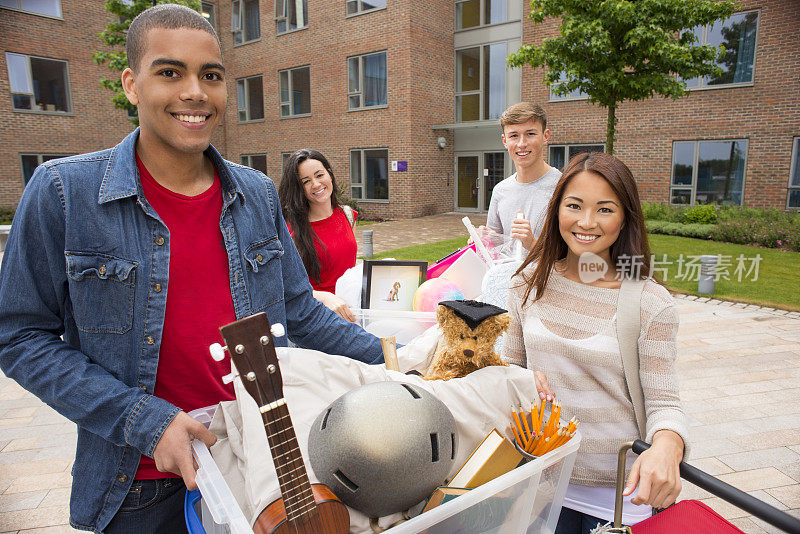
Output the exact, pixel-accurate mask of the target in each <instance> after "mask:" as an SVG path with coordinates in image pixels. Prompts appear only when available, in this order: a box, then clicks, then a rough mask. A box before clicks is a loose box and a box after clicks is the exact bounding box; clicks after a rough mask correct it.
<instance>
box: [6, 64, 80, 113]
mask: <svg viewBox="0 0 800 534" xmlns="http://www.w3.org/2000/svg"><path fill="white" fill-rule="evenodd" d="M6 65H8V79H9V81H10V85H11V97H12V100H13V103H14V109H18V110H28V111H44V112H47V111H51V112H62V113H68V112H69V111H71V106H70V101H69V78H68V76H67V62H66V61H61V60H58V59H45V58H41V57H34V56H24V55H22V54H12V53H10V52H6Z"/></svg>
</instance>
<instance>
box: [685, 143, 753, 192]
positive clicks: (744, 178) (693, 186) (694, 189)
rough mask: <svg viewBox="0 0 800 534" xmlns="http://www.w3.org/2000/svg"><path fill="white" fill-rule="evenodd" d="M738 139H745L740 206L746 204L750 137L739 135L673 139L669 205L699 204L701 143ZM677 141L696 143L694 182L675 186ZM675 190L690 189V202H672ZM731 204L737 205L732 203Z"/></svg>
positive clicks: (693, 161) (693, 164)
mask: <svg viewBox="0 0 800 534" xmlns="http://www.w3.org/2000/svg"><path fill="white" fill-rule="evenodd" d="M737 141H743V142H744V143H745V153H744V171H743V172H742V193H741V200H740V202H739V204H738V206H744V192H745V186H746V185H747V161H748V152H749V151H750V139H748V138H746V137H737V138H726V139H676V140H674V141H672V153H671V156H670V162H669V166H670V169H669V205H671V206H697V205H698V204H697V199H696V195H697V169H698V164H699V162H700V143H735V142H737ZM676 143H694V155H693V156H692V183H691V185H678V186H675V185H674V184H673V180H674V179H675V144H676ZM674 190H680V191H689V192H690V195H689V203H688V204H678V203H675V202H672V192H673V191H674ZM710 204H718V205H722V203H721V202H711V203H710ZM731 205H736V204H733V203H731Z"/></svg>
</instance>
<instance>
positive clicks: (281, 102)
mask: <svg viewBox="0 0 800 534" xmlns="http://www.w3.org/2000/svg"><path fill="white" fill-rule="evenodd" d="M300 69H308V105H309V109H310V111H309V112H308V113H293V112H292V111H293V110H294V92H293V91H292V86H293V83H294V82H293V81H292V72H293V71H296V70H300ZM284 72H285V73H286V74H287V80H288V84H289V88H288V92H289V100H288V101H286V100H283V97H282V96H281V94H282V92H283V91H282V87H281V83H282V82H281V74H282V73H284ZM287 105H288V106H289V114H288V115H284V114H283V106H287ZM278 112H279V114H280V118H281V119H297V118H301V117H310V116H311V113H312V112H313V107H312V106H311V65H301V66H299V67H291V68H288V69H280V70H279V71H278Z"/></svg>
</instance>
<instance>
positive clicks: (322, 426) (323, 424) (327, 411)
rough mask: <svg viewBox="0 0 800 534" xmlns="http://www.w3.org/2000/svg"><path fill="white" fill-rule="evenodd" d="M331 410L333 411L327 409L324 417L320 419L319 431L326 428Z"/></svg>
mask: <svg viewBox="0 0 800 534" xmlns="http://www.w3.org/2000/svg"><path fill="white" fill-rule="evenodd" d="M331 410H333V408H328V409H327V410H326V411H325V417H323V418H322V425H320V427H319V429H320V430H325V427H326V426H328V416H329V415H330V414H331Z"/></svg>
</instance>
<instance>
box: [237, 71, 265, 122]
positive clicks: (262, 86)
mask: <svg viewBox="0 0 800 534" xmlns="http://www.w3.org/2000/svg"><path fill="white" fill-rule="evenodd" d="M255 78H261V109H262V111H263V114H264V116H263V117H261V118H258V119H252V118H250V107H251V105H250V90H249V80H252V79H255ZM239 82H245V92H244V94H245V98H246V99H247V102H246V104H245V106H246V108H245V112H246V115H247V119H246V120H242V118H241V113H242V109H241V108H240V107H239ZM236 111H237V114H236V118H237V120H238V123H239V124H249V123H253V122H263V121H265V120H266V115H267V113H266V106H264V76H263V75H261V74H256V75H253V76H245V77H243V78H236Z"/></svg>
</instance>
